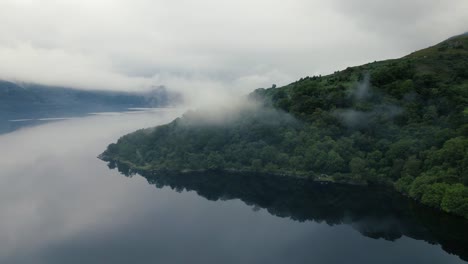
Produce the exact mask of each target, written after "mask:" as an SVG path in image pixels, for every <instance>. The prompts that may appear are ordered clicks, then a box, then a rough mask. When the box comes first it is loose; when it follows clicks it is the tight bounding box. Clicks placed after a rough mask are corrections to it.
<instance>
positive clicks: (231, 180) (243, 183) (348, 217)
mask: <svg viewBox="0 0 468 264" xmlns="http://www.w3.org/2000/svg"><path fill="white" fill-rule="evenodd" d="M108 166H109V167H110V168H117V169H118V170H119V172H121V173H123V174H124V175H126V176H129V177H131V176H133V175H135V174H136V173H138V174H140V175H142V176H143V177H144V178H146V179H147V181H148V183H149V184H152V185H155V186H156V187H157V188H163V187H165V186H168V187H170V188H172V189H174V190H176V191H178V192H181V191H183V190H187V191H195V192H196V193H197V194H198V195H200V196H202V197H205V198H206V199H208V200H212V201H217V200H230V199H240V200H242V201H243V202H244V203H246V204H248V205H251V206H252V207H253V208H254V210H256V209H259V208H264V209H266V210H267V211H268V212H269V213H270V214H272V215H275V216H279V217H286V218H290V219H293V220H296V221H301V222H302V221H314V222H318V223H321V222H325V223H327V224H328V225H331V226H333V225H342V224H346V225H350V226H352V227H353V229H355V230H357V231H358V232H359V233H361V234H362V235H363V236H366V237H370V238H374V239H385V240H388V241H396V240H398V239H400V238H402V237H403V236H406V237H410V238H413V239H416V240H424V241H426V242H428V243H430V244H440V245H441V246H442V248H443V249H444V250H445V251H446V252H448V253H451V254H455V255H458V256H459V257H460V258H461V259H463V260H465V261H467V260H468V246H467V245H468V222H467V221H466V220H464V219H462V218H459V217H454V216H451V215H447V214H445V213H440V212H437V211H434V210H432V209H430V208H426V207H423V206H420V205H418V204H416V203H415V202H413V201H411V200H410V199H407V198H405V197H402V196H401V195H399V194H397V193H395V192H393V191H391V190H388V189H386V188H381V187H359V186H345V185H333V184H326V185H323V184H319V183H315V182H312V181H307V180H301V179H292V178H287V177H276V176H271V175H254V174H240V173H236V174H233V173H224V172H223V173H220V172H219V173H216V172H203V173H201V172H199V173H190V174H176V173H168V172H166V173H148V172H143V171H134V170H131V169H130V168H129V167H128V166H126V165H125V164H121V163H115V162H110V163H109V164H108ZM221 174H222V175H221Z"/></svg>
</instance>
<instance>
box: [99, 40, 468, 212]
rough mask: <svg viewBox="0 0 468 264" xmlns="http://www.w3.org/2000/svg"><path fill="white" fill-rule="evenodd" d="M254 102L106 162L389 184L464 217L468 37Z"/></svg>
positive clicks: (195, 119) (164, 130)
mask: <svg viewBox="0 0 468 264" xmlns="http://www.w3.org/2000/svg"><path fill="white" fill-rule="evenodd" d="M249 97H250V99H251V100H252V101H255V102H257V104H258V105H260V106H257V107H246V108H242V109H241V110H239V111H237V112H234V113H233V112H228V113H229V114H225V115H222V116H221V117H220V119H221V120H222V119H227V120H229V122H220V121H219V120H218V121H216V122H206V121H203V120H204V119H203V116H202V115H203V114H202V113H201V112H198V113H197V112H196V113H191V114H187V115H185V116H184V117H182V118H179V119H177V120H175V121H173V122H172V123H170V124H168V125H165V126H160V127H157V128H153V129H146V130H140V131H137V132H135V133H133V134H130V135H127V136H124V137H122V138H121V139H119V141H118V142H117V144H111V145H110V146H109V147H108V149H107V150H106V151H105V152H104V153H103V154H102V156H101V157H102V158H103V159H104V160H108V161H118V162H121V163H125V164H127V165H129V166H130V167H133V168H136V169H146V170H175V171H189V170H207V169H210V170H229V171H257V172H264V173H270V174H271V173H272V174H281V175H287V176H293V177H308V178H313V179H315V180H320V181H334V182H344V183H352V184H385V185H391V186H394V187H395V188H396V189H397V190H398V191H400V192H402V193H404V194H406V195H409V196H411V197H412V198H414V199H415V200H418V201H420V202H422V203H423V204H426V205H428V206H431V207H435V208H439V209H442V210H444V211H447V212H450V213H453V214H457V215H461V216H464V217H465V218H468V188H467V187H466V186H467V185H468V36H466V35H461V36H458V37H454V38H451V39H448V40H446V41H444V42H442V43H440V44H438V45H435V46H433V47H430V48H427V49H423V50H420V51H417V52H414V53H412V54H410V55H408V56H406V57H403V58H400V59H396V60H388V61H381V62H374V63H369V64H366V65H362V66H358V67H352V68H347V69H345V70H343V71H338V72H335V73H334V74H331V75H328V76H313V77H305V78H302V79H300V80H299V81H297V82H294V83H292V84H290V85H287V86H285V87H281V88H270V89H257V90H256V91H254V92H253V93H252V94H251V95H250V96H249Z"/></svg>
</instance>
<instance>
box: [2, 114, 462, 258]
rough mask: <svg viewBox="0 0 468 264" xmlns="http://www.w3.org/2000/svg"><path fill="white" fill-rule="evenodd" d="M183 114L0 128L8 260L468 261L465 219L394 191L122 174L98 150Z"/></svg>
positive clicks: (285, 181) (233, 178)
mask: <svg viewBox="0 0 468 264" xmlns="http://www.w3.org/2000/svg"><path fill="white" fill-rule="evenodd" d="M180 114H181V112H180V111H177V110H161V111H155V112H151V113H127V114H114V115H102V116H90V117H84V118H77V119H72V120H62V121H55V122H52V123H47V124H43V125H40V126H35V127H28V128H24V129H20V130H17V131H14V132H12V133H8V134H3V135H0V153H1V154H0V155H1V159H0V214H1V221H0V263H269V264H270V263H448V264H450V263H466V262H465V261H463V260H462V259H465V260H468V253H467V252H468V249H467V247H468V242H467V240H468V232H467V230H466V229H467V226H468V223H467V222H466V221H465V220H462V219H460V218H456V217H451V216H448V215H445V214H439V213H435V212H433V211H431V210H427V209H426V208H422V207H420V206H417V205H415V204H413V203H412V202H411V201H408V200H406V199H404V198H402V197H400V196H397V195H395V194H393V193H391V192H389V191H387V190H383V189H379V188H372V189H362V188H359V187H345V186H323V185H317V184H313V183H308V182H302V181H297V180H291V179H282V178H268V179H266V178H265V177H263V176H255V175H219V174H213V173H211V174H199V175H144V177H142V176H140V175H135V176H133V177H126V176H125V175H124V174H127V175H129V176H131V175H132V172H129V171H128V170H127V169H126V168H125V167H122V166H120V167H119V168H118V169H119V170H120V171H121V172H122V173H123V174H122V173H120V172H119V170H117V169H114V170H111V169H109V168H108V166H107V164H106V163H104V162H102V161H100V160H99V159H97V158H96V156H97V155H98V154H100V153H101V152H102V151H103V150H104V149H105V148H106V146H107V145H108V144H109V143H111V142H114V141H115V140H116V139H118V138H119V137H120V136H121V135H123V134H125V133H128V132H131V131H134V130H136V129H138V128H143V127H149V126H154V125H157V124H163V123H166V122H168V121H170V120H172V119H173V118H174V117H176V116H178V115H180ZM114 165H115V164H114ZM111 167H113V166H112V164H111ZM220 176H222V177H220Z"/></svg>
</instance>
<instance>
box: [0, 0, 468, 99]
mask: <svg viewBox="0 0 468 264" xmlns="http://www.w3.org/2000/svg"><path fill="white" fill-rule="evenodd" d="M467 13H468V2H466V1H465V0H448V1H443V2H442V1H435V0H429V1H422V0H414V1H400V0H398V1H390V2H389V1H383V0H378V1H370V0H353V1H344V0H333V1H310V0H309V1H303V0H296V1H279V0H273V1H266V0H256V1H247V0H240V1H219V0H200V1H186V0H179V1H163V0H158V1H149V0H112V1H110V0H101V1H94V0H80V1H74V0H64V1H55V0H43V1H34V0H5V1H1V2H0V58H1V60H2V63H0V78H1V79H9V80H20V81H28V82H39V83H43V84H51V85H65V86H73V87H79V88H85V89H95V88H99V89H118V90H135V89H146V88H148V87H151V86H157V85H165V86H166V87H168V88H169V89H175V90H179V91H183V92H185V93H187V94H188V97H205V96H208V95H209V94H212V93H213V92H217V91H228V92H227V94H228V95H231V94H240V93H246V92H248V91H251V90H253V89H255V88H258V87H269V86H270V85H271V84H273V83H275V84H278V85H284V84H287V83H289V82H292V81H294V80H296V79H298V78H300V77H304V76H307V75H314V74H326V73H331V72H333V71H334V70H338V69H342V68H344V67H347V66H350V65H357V64H361V63H365V62H368V61H374V60H379V59H386V58H392V57H399V56H403V55H405V54H407V53H409V52H412V51H414V50H416V49H419V48H423V47H426V46H429V45H432V44H435V43H436V42H438V41H441V40H443V39H445V38H448V37H450V36H452V35H455V34H459V33H462V32H465V31H466V30H467V27H466V25H468V16H466V14H467Z"/></svg>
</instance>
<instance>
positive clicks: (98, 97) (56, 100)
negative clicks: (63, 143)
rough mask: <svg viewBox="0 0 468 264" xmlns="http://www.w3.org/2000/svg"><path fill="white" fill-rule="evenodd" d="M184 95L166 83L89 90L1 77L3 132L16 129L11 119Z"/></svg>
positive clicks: (173, 100)
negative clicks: (129, 89) (124, 89)
mask: <svg viewBox="0 0 468 264" xmlns="http://www.w3.org/2000/svg"><path fill="white" fill-rule="evenodd" d="M180 101H181V96H180V95H179V94H176V93H172V92H169V91H167V90H166V89H165V88H164V87H163V86H160V87H156V88H154V89H152V90H149V91H145V92H116V91H97V90H96V91H89V90H78V89H71V88H66V87H52V86H45V85H37V84H24V83H15V82H8V81H1V80H0V132H1V131H10V130H13V129H14V124H12V123H11V122H9V121H8V120H14V119H34V118H57V117H72V116H80V115H84V114H88V113H92V112H108V111H122V110H126V109H128V108H138V107H168V106H173V105H176V104H178V103H180Z"/></svg>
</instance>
